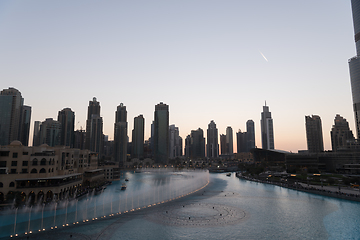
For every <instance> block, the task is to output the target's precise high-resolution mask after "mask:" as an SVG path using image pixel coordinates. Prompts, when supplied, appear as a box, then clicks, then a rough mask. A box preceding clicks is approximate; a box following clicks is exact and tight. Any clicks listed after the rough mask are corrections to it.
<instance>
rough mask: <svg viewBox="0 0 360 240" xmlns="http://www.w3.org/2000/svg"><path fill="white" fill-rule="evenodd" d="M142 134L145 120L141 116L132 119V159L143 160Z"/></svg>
mask: <svg viewBox="0 0 360 240" xmlns="http://www.w3.org/2000/svg"><path fill="white" fill-rule="evenodd" d="M144 132H145V119H144V117H143V115H139V116H137V117H135V118H134V129H133V130H132V151H131V153H132V158H139V159H143V158H144V140H145V139H144Z"/></svg>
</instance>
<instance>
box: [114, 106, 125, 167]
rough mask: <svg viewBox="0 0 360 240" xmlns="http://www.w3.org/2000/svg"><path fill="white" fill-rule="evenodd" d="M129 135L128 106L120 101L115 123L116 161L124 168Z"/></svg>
mask: <svg viewBox="0 0 360 240" xmlns="http://www.w3.org/2000/svg"><path fill="white" fill-rule="evenodd" d="M127 147H128V135H127V111H126V106H124V104H123V103H120V105H119V106H117V110H116V112H115V124H114V161H115V162H117V163H118V164H119V167H120V168H123V167H124V166H125V163H126V159H127Z"/></svg>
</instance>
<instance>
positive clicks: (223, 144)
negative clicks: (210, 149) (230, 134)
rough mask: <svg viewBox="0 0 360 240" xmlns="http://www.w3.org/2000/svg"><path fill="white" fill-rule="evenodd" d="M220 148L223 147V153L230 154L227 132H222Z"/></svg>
mask: <svg viewBox="0 0 360 240" xmlns="http://www.w3.org/2000/svg"><path fill="white" fill-rule="evenodd" d="M220 149H221V155H226V154H228V150H227V143H226V135H225V134H220Z"/></svg>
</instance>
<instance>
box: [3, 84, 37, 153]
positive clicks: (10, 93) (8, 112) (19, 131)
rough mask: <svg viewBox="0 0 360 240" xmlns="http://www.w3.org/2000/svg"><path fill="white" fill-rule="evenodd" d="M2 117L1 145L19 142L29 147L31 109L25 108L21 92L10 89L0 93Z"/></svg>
mask: <svg viewBox="0 0 360 240" xmlns="http://www.w3.org/2000/svg"><path fill="white" fill-rule="evenodd" d="M23 114H24V116H23ZM0 116H1V117H0V145H9V144H10V143H11V142H12V141H15V140H19V141H22V144H23V145H26V146H27V145H28V141H29V129H30V128H29V124H30V117H31V107H29V106H24V99H23V98H22V96H21V92H20V91H19V90H17V89H15V88H11V87H10V88H8V89H4V90H2V91H1V92H0Z"/></svg>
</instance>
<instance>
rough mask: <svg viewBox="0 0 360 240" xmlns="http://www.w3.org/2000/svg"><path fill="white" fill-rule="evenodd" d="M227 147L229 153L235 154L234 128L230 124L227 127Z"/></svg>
mask: <svg viewBox="0 0 360 240" xmlns="http://www.w3.org/2000/svg"><path fill="white" fill-rule="evenodd" d="M226 149H227V154H229V155H232V154H234V139H233V130H232V128H231V127H230V126H229V127H227V128H226Z"/></svg>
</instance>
